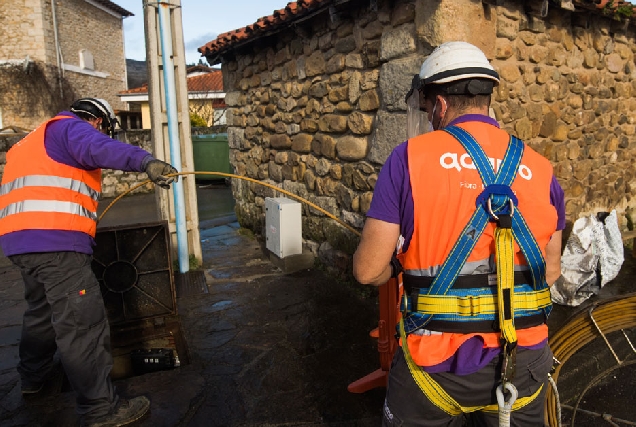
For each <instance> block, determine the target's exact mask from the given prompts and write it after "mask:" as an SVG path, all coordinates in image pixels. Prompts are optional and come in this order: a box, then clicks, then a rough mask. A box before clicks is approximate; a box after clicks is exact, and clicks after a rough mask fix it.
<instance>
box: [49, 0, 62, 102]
mask: <svg viewBox="0 0 636 427" xmlns="http://www.w3.org/2000/svg"><path fill="white" fill-rule="evenodd" d="M51 16H52V19H53V36H54V38H55V60H56V61H57V85H58V86H59V87H60V100H63V99H64V89H62V72H63V71H62V61H61V59H60V56H61V52H60V41H59V39H58V35H57V16H56V15H55V0H51Z"/></svg>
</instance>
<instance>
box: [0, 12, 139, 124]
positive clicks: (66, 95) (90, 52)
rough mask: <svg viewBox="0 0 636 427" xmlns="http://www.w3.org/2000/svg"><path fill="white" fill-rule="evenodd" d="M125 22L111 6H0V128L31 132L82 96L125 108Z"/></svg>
mask: <svg viewBox="0 0 636 427" xmlns="http://www.w3.org/2000/svg"><path fill="white" fill-rule="evenodd" d="M127 16H132V13H130V12H129V11H127V10H126V9H123V8H122V7H120V6H118V5H117V4H115V3H113V2H112V1H109V0H64V1H48V0H11V1H0V22H2V31H1V32H0V94H1V95H2V96H0V128H2V127H9V126H16V127H21V128H25V129H33V128H34V127H35V126H37V125H38V124H39V123H41V122H42V121H43V120H45V119H47V118H49V117H51V116H52V115H54V114H55V113H57V112H59V111H60V110H61V109H64V108H68V106H69V105H70V103H71V102H72V101H73V99H75V98H78V97H82V96H97V97H100V98H104V99H106V100H107V101H108V102H110V103H111V105H112V106H113V108H114V109H115V110H117V109H124V108H125V104H124V103H122V102H121V101H120V100H119V98H118V97H117V93H118V92H120V91H122V90H125V89H126V60H125V56H124V32H123V23H122V20H123V18H125V17H127Z"/></svg>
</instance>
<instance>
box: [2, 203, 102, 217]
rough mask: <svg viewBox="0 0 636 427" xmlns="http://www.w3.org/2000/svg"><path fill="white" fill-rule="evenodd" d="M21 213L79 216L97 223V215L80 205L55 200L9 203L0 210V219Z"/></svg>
mask: <svg viewBox="0 0 636 427" xmlns="http://www.w3.org/2000/svg"><path fill="white" fill-rule="evenodd" d="M23 212H55V213H64V214H71V215H79V216H83V217H86V218H89V219H92V220H93V221H97V213H96V212H91V211H90V210H88V209H86V208H85V207H83V206H82V205H79V204H77V203H73V202H60V201H57V200H24V201H22V202H16V203H11V204H10V205H8V206H7V207H5V208H4V209H0V218H6V217H8V216H10V215H15V214H18V213H23Z"/></svg>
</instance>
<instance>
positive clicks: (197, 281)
mask: <svg viewBox="0 0 636 427" xmlns="http://www.w3.org/2000/svg"><path fill="white" fill-rule="evenodd" d="M174 281H175V284H176V289H177V298H182V297H187V296H190V295H201V294H207V293H208V285H207V283H206V282H205V274H204V273H203V271H201V270H195V271H188V272H187V273H175V274H174Z"/></svg>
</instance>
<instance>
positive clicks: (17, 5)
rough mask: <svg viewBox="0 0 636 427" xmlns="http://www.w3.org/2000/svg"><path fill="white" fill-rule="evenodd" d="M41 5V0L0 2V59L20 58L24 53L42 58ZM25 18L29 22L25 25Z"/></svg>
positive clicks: (43, 53)
mask: <svg viewBox="0 0 636 427" xmlns="http://www.w3.org/2000/svg"><path fill="white" fill-rule="evenodd" d="M43 7H44V6H43V4H42V0H22V1H19V2H17V1H2V2H0V22H2V28H3V31H0V59H3V60H9V59H24V58H25V57H26V56H27V55H28V56H29V57H30V58H31V59H33V60H39V61H46V49H45V48H44V46H46V37H45V25H46V23H45V21H44V20H43V19H42V17H43V14H44V12H45V10H44V8H43ZM27 22H29V23H30V24H29V25H25V24H26V23H27ZM46 22H50V21H46ZM9 29H10V30H9Z"/></svg>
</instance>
